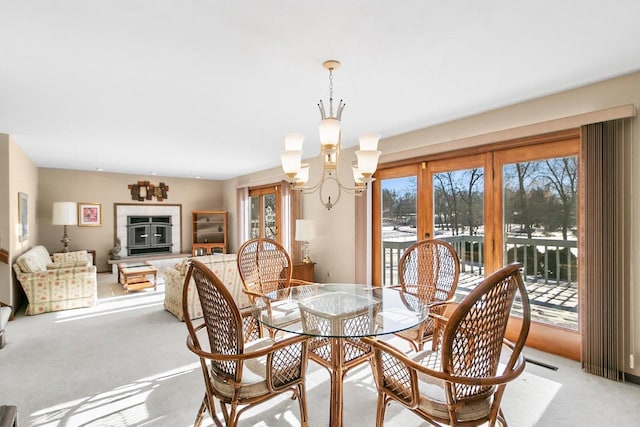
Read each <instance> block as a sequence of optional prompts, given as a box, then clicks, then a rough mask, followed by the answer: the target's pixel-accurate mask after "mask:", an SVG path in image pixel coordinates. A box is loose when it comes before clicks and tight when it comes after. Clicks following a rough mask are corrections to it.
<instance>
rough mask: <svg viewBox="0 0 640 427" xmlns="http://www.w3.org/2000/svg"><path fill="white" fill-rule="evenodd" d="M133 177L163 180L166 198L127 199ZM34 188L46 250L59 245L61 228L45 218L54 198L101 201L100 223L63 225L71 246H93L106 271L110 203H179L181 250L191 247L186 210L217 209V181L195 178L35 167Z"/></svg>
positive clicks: (110, 239) (111, 233) (111, 214)
mask: <svg viewBox="0 0 640 427" xmlns="http://www.w3.org/2000/svg"><path fill="white" fill-rule="evenodd" d="M137 181H149V182H151V183H154V184H158V183H160V182H164V183H165V184H166V185H168V186H169V192H168V197H167V199H165V200H164V201H163V202H158V201H157V200H155V199H154V200H153V201H145V202H135V201H133V200H131V194H130V190H129V189H128V188H127V186H128V185H129V184H134V183H136V182H137ZM39 194H40V197H39V200H38V219H37V222H38V224H40V236H39V237H40V244H42V245H44V246H46V247H47V249H49V251H50V252H54V251H59V250H60V249H62V243H61V242H60V239H61V238H62V233H63V228H62V226H59V225H52V224H51V214H52V209H53V203H54V202H62V201H68V202H96V203H100V204H101V205H102V226H101V227H78V226H68V227H67V232H68V234H69V237H70V238H71V243H70V245H69V247H70V248H71V249H72V250H74V249H94V250H96V258H97V266H98V271H110V266H109V265H108V264H107V260H108V259H109V250H111V248H113V245H114V203H140V204H141V205H144V204H162V203H165V204H172V205H174V204H180V205H182V240H181V241H182V245H181V246H182V248H181V252H183V253H191V240H192V238H191V237H192V235H191V211H192V210H205V209H222V183H221V182H219V181H210V180H199V179H184V178H170V177H159V176H150V175H149V176H146V175H128V174H116V173H106V172H85V171H75V170H67V169H50V168H40V169H39ZM121 255H122V253H121Z"/></svg>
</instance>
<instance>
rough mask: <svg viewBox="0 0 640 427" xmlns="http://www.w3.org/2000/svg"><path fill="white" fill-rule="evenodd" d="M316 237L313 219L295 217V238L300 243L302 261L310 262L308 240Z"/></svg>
mask: <svg viewBox="0 0 640 427" xmlns="http://www.w3.org/2000/svg"><path fill="white" fill-rule="evenodd" d="M314 237H316V228H315V224H314V223H313V221H311V220H309V219H296V240H297V241H298V242H303V243H302V255H303V258H302V262H304V263H310V262H311V258H309V240H313V238H314Z"/></svg>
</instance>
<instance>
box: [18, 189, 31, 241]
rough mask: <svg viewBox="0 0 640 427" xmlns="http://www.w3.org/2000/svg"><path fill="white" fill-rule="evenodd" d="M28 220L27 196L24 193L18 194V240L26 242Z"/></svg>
mask: <svg viewBox="0 0 640 427" xmlns="http://www.w3.org/2000/svg"><path fill="white" fill-rule="evenodd" d="M28 219H29V196H28V195H27V194H26V193H18V220H19V221H20V230H19V234H18V240H19V241H21V242H26V241H27V239H28V238H29V235H28V230H29V227H28Z"/></svg>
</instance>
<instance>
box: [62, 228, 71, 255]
mask: <svg viewBox="0 0 640 427" xmlns="http://www.w3.org/2000/svg"><path fill="white" fill-rule="evenodd" d="M60 241H61V242H62V244H63V245H64V248H62V252H69V242H71V239H70V238H69V235H68V234H67V226H66V225H65V226H64V233H63V234H62V239H60Z"/></svg>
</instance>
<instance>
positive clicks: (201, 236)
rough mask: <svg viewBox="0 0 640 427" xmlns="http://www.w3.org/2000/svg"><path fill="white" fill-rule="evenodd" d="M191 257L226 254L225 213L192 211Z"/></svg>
mask: <svg viewBox="0 0 640 427" xmlns="http://www.w3.org/2000/svg"><path fill="white" fill-rule="evenodd" d="M191 216H192V217H193V223H192V229H193V243H192V245H191V255H193V256H197V255H211V254H213V253H223V254H225V253H227V212H226V211H192V212H191Z"/></svg>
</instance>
